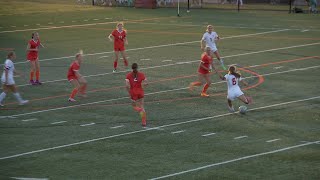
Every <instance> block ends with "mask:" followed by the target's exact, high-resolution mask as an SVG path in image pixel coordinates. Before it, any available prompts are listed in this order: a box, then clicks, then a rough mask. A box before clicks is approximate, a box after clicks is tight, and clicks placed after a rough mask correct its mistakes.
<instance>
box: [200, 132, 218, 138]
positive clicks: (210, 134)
mask: <svg viewBox="0 0 320 180" xmlns="http://www.w3.org/2000/svg"><path fill="white" fill-rule="evenodd" d="M215 134H216V133H209V134H204V135H201V136H202V137H207V136H212V135H215Z"/></svg>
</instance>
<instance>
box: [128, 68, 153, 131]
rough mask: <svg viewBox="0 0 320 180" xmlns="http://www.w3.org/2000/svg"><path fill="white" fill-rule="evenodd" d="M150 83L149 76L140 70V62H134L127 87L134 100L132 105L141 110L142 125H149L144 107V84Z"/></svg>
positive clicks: (138, 110) (136, 109)
mask: <svg viewBox="0 0 320 180" xmlns="http://www.w3.org/2000/svg"><path fill="white" fill-rule="evenodd" d="M146 85H148V81H147V78H146V77H145V75H144V74H143V73H142V72H138V64H137V63H133V64H132V72H130V73H128V74H127V77H126V88H127V91H128V93H129V95H130V97H131V100H132V107H133V109H134V110H135V111H137V112H139V114H140V116H141V120H142V126H143V127H145V126H146V125H147V113H146V111H145V109H144V91H143V86H146Z"/></svg>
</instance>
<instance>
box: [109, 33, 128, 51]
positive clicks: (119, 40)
mask: <svg viewBox="0 0 320 180" xmlns="http://www.w3.org/2000/svg"><path fill="white" fill-rule="evenodd" d="M111 34H112V36H113V38H114V51H124V50H125V47H124V42H125V38H126V37H127V33H126V31H125V30H122V31H118V30H117V29H115V30H113V31H112V33H111Z"/></svg>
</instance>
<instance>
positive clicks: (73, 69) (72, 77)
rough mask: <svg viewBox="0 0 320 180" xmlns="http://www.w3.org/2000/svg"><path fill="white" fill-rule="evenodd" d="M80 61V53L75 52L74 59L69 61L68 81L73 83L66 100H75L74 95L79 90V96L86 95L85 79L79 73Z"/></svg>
mask: <svg viewBox="0 0 320 180" xmlns="http://www.w3.org/2000/svg"><path fill="white" fill-rule="evenodd" d="M81 63H82V53H77V54H76V59H75V60H74V61H73V62H72V63H71V65H70V67H69V70H68V81H69V82H70V83H71V84H72V85H73V90H72V92H71V94H70V96H69V99H68V101H70V102H75V101H76V100H75V99H74V97H75V96H76V94H77V93H78V91H80V94H79V96H81V97H87V95H86V89H87V81H86V80H85V79H84V77H83V76H82V75H81V74H80V73H79V70H80V65H81Z"/></svg>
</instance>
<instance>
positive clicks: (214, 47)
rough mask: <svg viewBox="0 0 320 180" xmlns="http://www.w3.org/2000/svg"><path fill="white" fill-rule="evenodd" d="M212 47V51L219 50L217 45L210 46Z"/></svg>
mask: <svg viewBox="0 0 320 180" xmlns="http://www.w3.org/2000/svg"><path fill="white" fill-rule="evenodd" d="M210 49H211V51H212V52H216V51H218V48H217V47H216V46H210Z"/></svg>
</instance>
